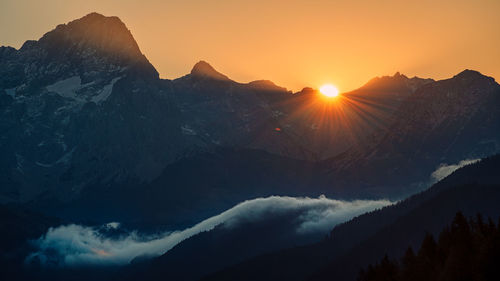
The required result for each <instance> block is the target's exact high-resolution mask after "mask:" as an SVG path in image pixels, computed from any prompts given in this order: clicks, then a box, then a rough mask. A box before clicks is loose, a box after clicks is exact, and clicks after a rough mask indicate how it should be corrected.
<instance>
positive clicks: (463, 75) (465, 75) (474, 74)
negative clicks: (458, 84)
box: [453, 69, 486, 79]
mask: <svg viewBox="0 0 500 281" xmlns="http://www.w3.org/2000/svg"><path fill="white" fill-rule="evenodd" d="M479 77H486V76H484V75H483V74H481V73H480V72H479V71H475V70H471V69H465V70H463V71H462V72H460V73H458V74H457V75H455V76H453V78H459V79H469V78H479Z"/></svg>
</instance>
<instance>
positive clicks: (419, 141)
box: [325, 70, 500, 195]
mask: <svg viewBox="0 0 500 281" xmlns="http://www.w3.org/2000/svg"><path fill="white" fill-rule="evenodd" d="M392 118H393V119H394V122H393V124H392V125H391V126H390V127H388V128H387V130H381V131H379V132H376V133H375V134H373V135H372V136H371V141H367V142H366V145H364V146H355V147H353V148H351V149H350V150H348V151H347V152H346V153H343V154H342V155H339V156H338V157H334V158H332V159H329V160H327V161H325V165H327V166H329V167H330V172H331V173H332V174H333V178H336V179H337V180H339V179H341V180H342V181H343V182H344V183H345V184H346V185H351V186H353V187H357V188H361V189H365V190H367V191H368V192H369V193H370V194H379V195H380V194H389V193H392V194H397V193H398V191H399V193H400V194H408V193H409V192H410V191H412V190H413V191H415V190H420V189H422V188H423V187H425V186H426V185H427V184H428V181H430V175H431V173H432V172H433V171H434V170H435V169H436V168H438V166H439V165H440V164H452V163H458V162H460V161H462V160H466V159H478V158H483V157H487V156H489V155H492V154H495V153H498V151H500V145H499V144H500V133H499V132H500V85H498V84H497V83H496V82H495V80H494V79H493V78H491V77H487V76H484V75H481V74H480V73H478V72H476V71H470V70H465V71H463V72H461V73H460V74H458V75H456V76H454V77H453V78H450V79H446V80H441V81H437V82H433V83H428V84H426V85H424V86H422V87H420V88H418V90H417V91H416V92H415V93H414V94H412V95H411V96H410V97H409V98H408V99H407V100H406V101H405V102H404V103H403V104H402V105H401V107H399V108H398V110H397V111H396V113H395V114H394V115H393V117H392ZM359 179H361V180H359ZM387 191H389V193H388V192H387Z"/></svg>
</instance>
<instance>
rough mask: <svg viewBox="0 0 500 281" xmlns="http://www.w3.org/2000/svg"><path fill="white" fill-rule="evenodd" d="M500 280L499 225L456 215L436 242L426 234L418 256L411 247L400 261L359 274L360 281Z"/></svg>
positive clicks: (383, 261) (386, 260) (376, 266)
mask: <svg viewBox="0 0 500 281" xmlns="http://www.w3.org/2000/svg"><path fill="white" fill-rule="evenodd" d="M379 280H380V281H417V280H418V281H423V280H426V281H433V280H436V281H438V280H439V281H441V280H443V281H445V280H446V281H453V280H457V281H458V280H464V281H465V280H477V281H489V280H500V222H499V223H498V225H495V223H494V222H493V220H491V219H488V220H487V221H484V219H483V218H482V216H481V215H477V217H476V218H475V219H470V220H467V219H466V218H465V216H464V215H463V214H462V213H460V212H459V213H457V214H456V216H455V218H454V219H453V222H452V224H451V225H450V226H448V227H446V228H445V229H443V230H442V231H441V233H440V234H439V237H438V239H437V241H436V240H435V239H434V237H433V236H432V235H430V234H427V235H426V236H425V238H424V240H423V241H422V244H421V246H420V249H419V250H418V252H417V253H416V254H415V252H414V251H413V249H412V248H411V247H409V248H408V249H407V250H406V253H405V255H404V256H403V257H402V258H401V259H399V260H391V259H389V258H388V257H387V255H386V256H385V257H384V258H383V259H382V260H381V261H380V262H379V263H377V264H375V265H369V266H368V268H366V269H363V270H361V271H360V272H359V276H358V281H379Z"/></svg>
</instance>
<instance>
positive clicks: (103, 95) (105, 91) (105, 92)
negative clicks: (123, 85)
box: [92, 76, 122, 104]
mask: <svg viewBox="0 0 500 281" xmlns="http://www.w3.org/2000/svg"><path fill="white" fill-rule="evenodd" d="M121 78H122V76H120V77H116V78H114V79H113V80H111V83H109V84H108V85H106V86H104V88H102V90H101V92H100V93H99V94H98V95H97V96H94V97H93V98H92V101H93V102H94V103H96V104H101V103H102V102H103V101H105V100H107V99H108V98H109V96H110V95H111V92H113V86H114V85H115V83H116V81H118V80H120V79H121Z"/></svg>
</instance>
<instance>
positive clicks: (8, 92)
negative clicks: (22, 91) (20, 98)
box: [5, 87, 16, 98]
mask: <svg viewBox="0 0 500 281" xmlns="http://www.w3.org/2000/svg"><path fill="white" fill-rule="evenodd" d="M5 92H6V93H7V95H9V96H11V97H12V98H14V97H15V95H16V88H15V87H14V88H10V89H5Z"/></svg>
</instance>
